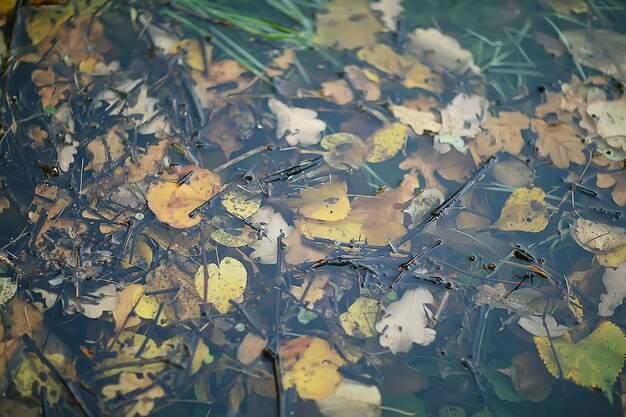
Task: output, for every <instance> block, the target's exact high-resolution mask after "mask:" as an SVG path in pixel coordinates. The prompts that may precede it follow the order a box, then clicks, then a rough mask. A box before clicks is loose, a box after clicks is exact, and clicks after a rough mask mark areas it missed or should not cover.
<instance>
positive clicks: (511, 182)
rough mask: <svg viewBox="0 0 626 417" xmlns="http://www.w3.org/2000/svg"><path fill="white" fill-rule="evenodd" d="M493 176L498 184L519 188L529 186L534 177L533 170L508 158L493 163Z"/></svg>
mask: <svg viewBox="0 0 626 417" xmlns="http://www.w3.org/2000/svg"><path fill="white" fill-rule="evenodd" d="M493 176H494V177H495V178H496V180H498V182H499V183H500V184H504V185H508V186H509V187H514V188H519V187H526V186H529V185H530V184H531V183H532V182H533V181H534V179H535V172H534V171H533V170H532V169H531V168H530V167H529V166H528V165H526V164H525V163H523V162H521V161H518V160H517V159H509V160H507V161H502V162H500V161H498V162H497V163H496V164H495V165H494V167H493Z"/></svg>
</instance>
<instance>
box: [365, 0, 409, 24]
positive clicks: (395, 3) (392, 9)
mask: <svg viewBox="0 0 626 417" xmlns="http://www.w3.org/2000/svg"><path fill="white" fill-rule="evenodd" d="M403 1H404V0H379V1H378V2H376V3H371V4H370V7H371V8H372V10H374V11H377V12H380V13H381V20H382V21H383V25H385V29H386V30H388V31H390V32H396V31H397V30H398V17H400V16H401V15H402V12H403V11H404V7H402V2H403Z"/></svg>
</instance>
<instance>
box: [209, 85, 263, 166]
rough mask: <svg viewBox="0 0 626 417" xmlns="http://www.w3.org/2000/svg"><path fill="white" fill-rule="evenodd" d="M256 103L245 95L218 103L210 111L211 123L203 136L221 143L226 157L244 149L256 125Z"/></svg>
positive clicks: (220, 145)
mask: <svg viewBox="0 0 626 417" xmlns="http://www.w3.org/2000/svg"><path fill="white" fill-rule="evenodd" d="M256 112H257V109H256V104H254V103H252V101H250V100H249V99H248V98H247V97H244V96H231V97H229V98H228V100H227V101H225V102H224V103H216V104H215V105H214V106H213V107H212V108H211V112H210V113H209V122H208V123H209V124H208V127H207V128H206V129H204V133H203V135H202V137H204V138H206V139H208V140H210V141H211V142H213V143H215V144H217V145H219V147H220V148H222V151H223V152H224V156H225V157H226V159H230V156H231V154H232V153H233V152H236V151H238V150H240V149H242V148H243V147H244V146H245V141H246V140H247V139H248V138H250V136H252V134H253V133H254V129H255V126H256V114H257V113H256Z"/></svg>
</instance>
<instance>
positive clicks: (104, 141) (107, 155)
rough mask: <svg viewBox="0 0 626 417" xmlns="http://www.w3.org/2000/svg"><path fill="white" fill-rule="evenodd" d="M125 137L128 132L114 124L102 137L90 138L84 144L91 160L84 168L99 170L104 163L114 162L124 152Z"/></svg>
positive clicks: (126, 137)
mask: <svg viewBox="0 0 626 417" xmlns="http://www.w3.org/2000/svg"><path fill="white" fill-rule="evenodd" d="M126 139H128V133H127V132H126V131H125V130H124V129H123V128H122V126H120V125H116V126H113V128H111V129H109V130H108V131H107V133H106V134H105V135H103V136H102V137H98V138H95V139H93V140H91V141H90V142H89V143H88V144H87V146H86V148H87V151H89V153H90V154H91V161H90V162H89V163H88V164H87V165H86V166H85V170H93V171H95V172H100V171H102V169H103V168H104V166H105V165H106V164H108V163H111V162H116V161H117V160H118V159H119V158H121V157H122V156H123V155H124V154H125V153H126V146H125V144H124V141H125V140H126Z"/></svg>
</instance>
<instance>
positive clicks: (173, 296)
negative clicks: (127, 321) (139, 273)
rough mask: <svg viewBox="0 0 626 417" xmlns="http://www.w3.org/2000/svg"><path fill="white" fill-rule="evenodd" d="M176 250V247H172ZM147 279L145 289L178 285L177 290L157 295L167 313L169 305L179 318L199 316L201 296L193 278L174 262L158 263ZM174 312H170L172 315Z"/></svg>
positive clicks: (162, 288) (163, 288)
mask: <svg viewBox="0 0 626 417" xmlns="http://www.w3.org/2000/svg"><path fill="white" fill-rule="evenodd" d="M172 250H176V249H174V248H173V249H172ZM150 277H151V279H148V280H147V283H146V287H145V290H146V291H160V290H166V289H171V288H176V287H178V288H179V290H178V292H174V293H167V294H163V295H157V296H156V298H157V300H158V301H159V302H163V303H164V304H165V307H164V311H165V312H166V313H167V314H168V315H169V314H170V306H171V305H172V304H173V305H172V307H171V308H172V310H173V311H174V313H175V315H176V316H177V317H178V318H179V319H180V320H189V319H195V318H198V317H200V304H202V301H203V300H202V297H200V295H198V291H196V286H195V283H194V282H193V278H192V277H191V276H190V275H188V274H186V273H184V272H183V271H181V270H180V269H178V268H177V267H176V265H174V264H169V265H160V266H159V267H157V268H156V269H155V270H154V273H153V274H150ZM173 316H174V314H172V317H173ZM135 318H136V317H135ZM131 319H132V318H131Z"/></svg>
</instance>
